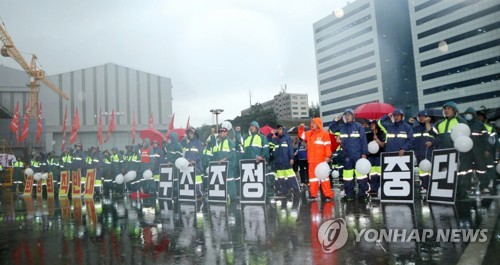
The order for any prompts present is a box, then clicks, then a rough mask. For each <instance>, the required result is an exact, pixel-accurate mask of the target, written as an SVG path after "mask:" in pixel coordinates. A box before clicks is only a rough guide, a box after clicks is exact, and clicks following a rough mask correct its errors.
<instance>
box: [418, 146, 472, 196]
mask: <svg viewBox="0 0 500 265" xmlns="http://www.w3.org/2000/svg"><path fill="white" fill-rule="evenodd" d="M457 167H458V151H457V150H455V149H441V150H434V151H433V152H432V170H431V172H432V174H431V177H430V182H429V189H428V190H427V201H429V202H437V203H448V204H454V203H455V198H456V193H457V182H458V176H457V169H458V168H457ZM461 177H464V176H461Z"/></svg>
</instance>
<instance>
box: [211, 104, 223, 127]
mask: <svg viewBox="0 0 500 265" xmlns="http://www.w3.org/2000/svg"><path fill="white" fill-rule="evenodd" d="M210 112H212V114H215V126H216V130H217V132H219V114H221V113H222V112H224V110H223V109H211V110H210Z"/></svg>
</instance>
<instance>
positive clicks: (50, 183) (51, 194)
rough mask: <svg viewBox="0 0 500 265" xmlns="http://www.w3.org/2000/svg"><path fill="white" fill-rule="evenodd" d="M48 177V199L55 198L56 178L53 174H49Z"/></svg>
mask: <svg viewBox="0 0 500 265" xmlns="http://www.w3.org/2000/svg"><path fill="white" fill-rule="evenodd" d="M48 175H49V176H48V177H47V198H51V197H52V198H53V197H54V176H53V175H52V172H49V173H48Z"/></svg>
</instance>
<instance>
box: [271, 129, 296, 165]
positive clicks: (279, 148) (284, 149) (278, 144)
mask: <svg viewBox="0 0 500 265" xmlns="http://www.w3.org/2000/svg"><path fill="white" fill-rule="evenodd" d="M272 141H273V143H274V144H275V148H274V152H273V156H274V163H275V164H274V166H275V169H276V170H282V169H290V168H292V165H290V160H292V159H293V145H292V139H291V138H290V136H289V135H288V134H286V133H284V134H283V135H281V136H278V137H276V138H273V139H272Z"/></svg>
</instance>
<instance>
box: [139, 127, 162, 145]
mask: <svg viewBox="0 0 500 265" xmlns="http://www.w3.org/2000/svg"><path fill="white" fill-rule="evenodd" d="M140 137H141V139H146V138H149V139H150V140H151V143H153V141H157V142H158V145H159V146H160V147H161V146H162V142H163V134H162V133H161V132H159V131H158V130H156V129H146V130H142V131H141V133H140Z"/></svg>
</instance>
